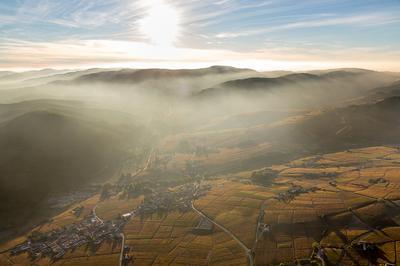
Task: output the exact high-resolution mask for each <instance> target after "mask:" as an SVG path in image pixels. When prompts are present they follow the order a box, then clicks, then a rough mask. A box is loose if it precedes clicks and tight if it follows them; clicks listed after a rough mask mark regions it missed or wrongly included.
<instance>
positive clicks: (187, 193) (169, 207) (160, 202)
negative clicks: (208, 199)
mask: <svg viewBox="0 0 400 266" xmlns="http://www.w3.org/2000/svg"><path fill="white" fill-rule="evenodd" d="M210 188H211V186H209V185H201V184H200V183H197V182H195V183H189V184H185V185H182V186H180V187H179V188H177V189H174V190H170V189H168V190H159V191H153V193H151V194H149V195H146V196H145V198H144V201H143V203H142V204H141V205H140V206H139V207H138V208H137V209H136V213H137V214H139V215H141V216H143V215H149V214H153V213H168V212H170V211H176V210H178V211H181V212H186V211H188V210H190V209H191V206H192V205H191V204H192V201H193V200H195V199H197V198H199V197H200V196H202V195H204V194H205V193H206V191H207V190H209V189H210Z"/></svg>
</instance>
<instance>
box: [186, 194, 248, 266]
mask: <svg viewBox="0 0 400 266" xmlns="http://www.w3.org/2000/svg"><path fill="white" fill-rule="evenodd" d="M192 209H193V210H194V211H195V212H197V213H198V214H199V215H200V216H202V217H204V218H206V219H207V220H209V221H210V222H212V223H213V224H215V225H216V226H217V227H219V228H221V229H222V230H223V231H224V232H225V233H227V234H228V235H229V236H231V237H232V238H233V239H234V240H235V241H236V242H237V243H238V244H239V245H240V246H241V247H242V248H243V249H244V250H245V251H246V254H247V257H248V259H249V260H248V263H249V266H254V259H253V254H252V251H251V249H249V248H248V247H247V246H246V245H245V244H244V243H243V242H242V241H241V240H240V239H239V238H237V237H236V236H235V235H234V234H233V233H232V232H231V231H229V230H228V229H227V228H226V227H224V226H223V225H221V224H219V223H217V222H215V221H214V220H213V219H211V218H210V217H208V216H207V215H206V214H205V213H203V212H202V211H200V210H198V209H196V207H195V206H194V205H193V202H192Z"/></svg>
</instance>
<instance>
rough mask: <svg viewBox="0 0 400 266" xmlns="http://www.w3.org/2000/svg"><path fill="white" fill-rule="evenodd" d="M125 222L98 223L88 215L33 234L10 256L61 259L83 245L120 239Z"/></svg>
mask: <svg viewBox="0 0 400 266" xmlns="http://www.w3.org/2000/svg"><path fill="white" fill-rule="evenodd" d="M124 223H125V221H124V220H123V219H117V220H113V221H106V222H103V221H100V220H99V219H97V218H95V217H94V216H92V215H90V216H88V217H86V218H85V219H84V220H82V221H81V222H79V223H75V224H71V225H68V226H65V227H63V228H61V229H57V230H52V231H49V232H37V231H36V232H34V233H32V234H31V236H30V237H29V238H28V240H27V241H25V242H24V243H22V244H20V245H17V246H16V247H14V248H12V249H11V250H10V253H11V255H18V254H20V253H24V252H27V253H28V254H29V255H30V257H31V258H32V259H36V258H40V257H50V258H51V259H53V260H57V259H60V258H62V257H63V256H64V255H65V253H66V252H67V251H68V250H72V249H74V248H77V247H79V246H83V245H92V246H93V247H95V246H98V245H100V244H101V243H102V242H103V241H105V240H107V239H115V238H119V237H120V232H121V229H122V227H123V225H124Z"/></svg>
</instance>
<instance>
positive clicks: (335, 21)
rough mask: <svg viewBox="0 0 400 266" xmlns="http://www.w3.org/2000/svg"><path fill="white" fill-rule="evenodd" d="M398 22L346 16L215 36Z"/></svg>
mask: <svg viewBox="0 0 400 266" xmlns="http://www.w3.org/2000/svg"><path fill="white" fill-rule="evenodd" d="M397 22H400V18H399V17H398V16H394V15H390V14H385V13H381V14H366V15H365V14H364V15H357V16H347V17H336V18H326V19H318V20H307V21H297V22H291V23H286V24H281V25H275V26H271V27H266V28H263V29H254V30H247V31H239V32H222V33H218V34H216V35H215V37H217V38H237V37H243V36H250V35H257V34H263V33H270V32H276V31H282V30H291V29H301V28H315V27H325V26H341V25H352V26H362V27H366V26H380V25H386V24H392V23H397Z"/></svg>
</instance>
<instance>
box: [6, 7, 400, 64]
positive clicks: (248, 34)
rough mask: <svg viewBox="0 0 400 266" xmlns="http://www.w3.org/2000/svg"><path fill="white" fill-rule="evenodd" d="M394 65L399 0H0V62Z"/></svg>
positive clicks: (399, 46)
mask: <svg viewBox="0 0 400 266" xmlns="http://www.w3.org/2000/svg"><path fill="white" fill-rule="evenodd" d="M209 65H231V66H235V67H248V68H253V69H257V70H265V71H267V70H302V69H303V70H306V69H307V70H309V69H323V68H337V67H358V68H369V69H375V70H388V71H400V0H374V1H370V0H348V1H345V0H302V1H298V0H68V1H65V0H1V1H0V69H9V70H25V69H40V68H58V69H60V68H68V69H70V68H91V67H118V68H119V67H131V68H150V67H159V68H197V67H206V66H209Z"/></svg>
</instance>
